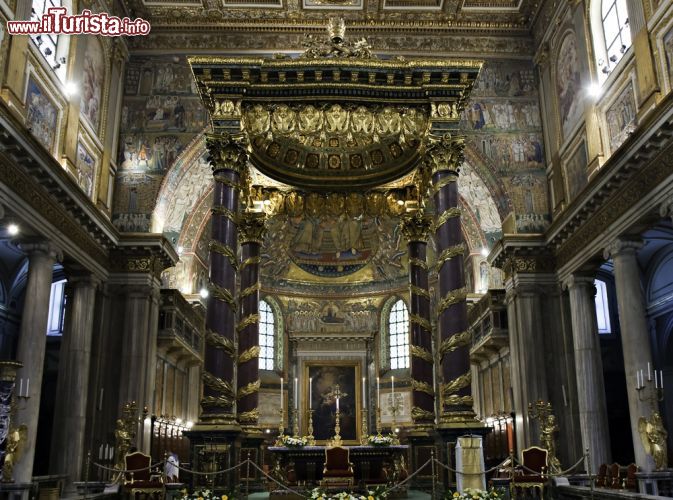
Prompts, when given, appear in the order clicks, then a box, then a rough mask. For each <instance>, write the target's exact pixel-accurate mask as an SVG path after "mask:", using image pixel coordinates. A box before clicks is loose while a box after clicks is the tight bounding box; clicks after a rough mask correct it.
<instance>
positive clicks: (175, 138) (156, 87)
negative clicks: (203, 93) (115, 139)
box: [113, 56, 207, 231]
mask: <svg viewBox="0 0 673 500" xmlns="http://www.w3.org/2000/svg"><path fill="white" fill-rule="evenodd" d="M206 123H207V113H206V110H205V109H204V107H203V105H202V104H201V101H200V99H199V97H198V95H197V94H196V89H195V87H194V83H193V78H192V74H191V71H190V70H189V66H188V64H187V62H186V60H185V59H184V58H183V57H177V56H176V57H133V58H132V59H131V61H130V62H129V64H128V65H127V73H126V79H125V81H124V101H123V104H122V112H121V124H120V139H119V156H118V164H119V171H118V175H117V177H116V186H115V189H116V192H115V203H114V215H113V222H114V224H115V225H116V226H117V227H118V228H119V229H120V230H122V231H149V230H150V228H151V224H150V219H151V214H152V211H153V210H154V206H155V201H156V197H157V194H158V189H159V186H161V184H162V181H163V178H164V175H166V173H167V172H168V171H170V170H171V168H172V167H173V166H174V165H175V164H176V162H177V160H178V158H179V157H180V155H181V154H182V153H183V151H185V149H186V148H187V146H188V145H189V144H190V143H191V142H192V141H193V140H194V138H195V137H196V136H197V135H198V134H199V133H201V132H202V131H203V129H204V127H205V126H206Z"/></svg>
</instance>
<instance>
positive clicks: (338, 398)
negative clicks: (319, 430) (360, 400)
mask: <svg viewBox="0 0 673 500" xmlns="http://www.w3.org/2000/svg"><path fill="white" fill-rule="evenodd" d="M337 411H339V398H337Z"/></svg>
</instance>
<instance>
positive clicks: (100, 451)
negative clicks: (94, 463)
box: [98, 444, 103, 460]
mask: <svg viewBox="0 0 673 500" xmlns="http://www.w3.org/2000/svg"><path fill="white" fill-rule="evenodd" d="M98 460H103V445H102V444H101V445H100V448H98Z"/></svg>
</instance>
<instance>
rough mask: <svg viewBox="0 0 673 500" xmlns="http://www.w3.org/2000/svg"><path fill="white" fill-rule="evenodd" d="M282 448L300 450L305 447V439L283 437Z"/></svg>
mask: <svg viewBox="0 0 673 500" xmlns="http://www.w3.org/2000/svg"><path fill="white" fill-rule="evenodd" d="M281 441H282V443H283V446H285V447H287V448H302V447H303V446H306V443H307V440H306V438H305V437H293V436H285V435H284V436H283V438H282V440H281Z"/></svg>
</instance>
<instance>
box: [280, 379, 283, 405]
mask: <svg viewBox="0 0 673 500" xmlns="http://www.w3.org/2000/svg"><path fill="white" fill-rule="evenodd" d="M280 411H281V412H282V411H283V377H280Z"/></svg>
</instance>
